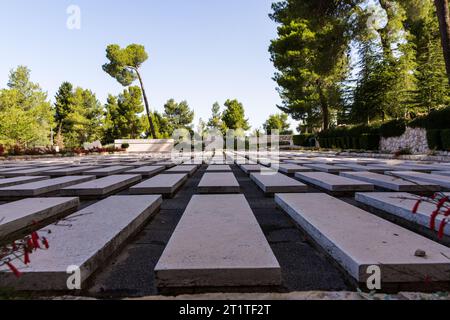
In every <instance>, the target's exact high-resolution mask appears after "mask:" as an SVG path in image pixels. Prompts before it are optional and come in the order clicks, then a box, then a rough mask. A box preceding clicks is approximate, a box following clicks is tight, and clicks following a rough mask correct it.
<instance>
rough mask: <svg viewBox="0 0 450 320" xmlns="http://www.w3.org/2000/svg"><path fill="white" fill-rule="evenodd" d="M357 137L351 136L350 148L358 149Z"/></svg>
mask: <svg viewBox="0 0 450 320" xmlns="http://www.w3.org/2000/svg"><path fill="white" fill-rule="evenodd" d="M360 148H361V147H360V145H359V137H352V149H360Z"/></svg>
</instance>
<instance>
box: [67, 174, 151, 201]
mask: <svg viewBox="0 0 450 320" xmlns="http://www.w3.org/2000/svg"><path fill="white" fill-rule="evenodd" d="M141 180H142V176H141V175H139V174H123V175H113V176H108V177H104V178H100V179H97V180H93V181H89V182H85V183H81V184H77V185H73V186H71V187H68V188H64V189H61V194H62V195H66V196H79V197H85V198H97V197H99V198H101V197H105V196H108V195H110V194H112V193H114V192H119V191H121V190H123V189H126V188H127V187H129V186H131V185H133V184H135V183H138V182H139V181H141Z"/></svg>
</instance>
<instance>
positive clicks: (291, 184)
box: [250, 172, 308, 194]
mask: <svg viewBox="0 0 450 320" xmlns="http://www.w3.org/2000/svg"><path fill="white" fill-rule="evenodd" d="M250 179H252V181H253V182H255V183H256V185H257V186H258V187H259V188H260V189H261V190H262V191H263V192H264V193H266V194H274V193H276V192H279V193H292V192H306V191H308V186H306V185H305V184H303V183H301V182H299V181H297V180H295V179H292V178H289V177H288V176H285V175H284V174H282V173H275V174H264V173H257V172H254V173H251V174H250Z"/></svg>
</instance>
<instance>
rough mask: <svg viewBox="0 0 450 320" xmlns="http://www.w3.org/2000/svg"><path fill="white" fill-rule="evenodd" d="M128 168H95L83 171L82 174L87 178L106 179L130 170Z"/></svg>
mask: <svg viewBox="0 0 450 320" xmlns="http://www.w3.org/2000/svg"><path fill="white" fill-rule="evenodd" d="M130 169H131V168H130V167H129V166H111V167H106V168H97V169H93V170H87V171H84V172H83V174H85V175H88V176H97V177H107V176H112V175H115V174H119V173H122V172H125V171H128V170H130Z"/></svg>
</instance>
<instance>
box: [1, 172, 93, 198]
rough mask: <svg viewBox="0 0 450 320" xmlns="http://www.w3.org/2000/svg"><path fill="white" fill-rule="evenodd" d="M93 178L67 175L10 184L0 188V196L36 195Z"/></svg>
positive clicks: (21, 196) (20, 196)
mask: <svg viewBox="0 0 450 320" xmlns="http://www.w3.org/2000/svg"><path fill="white" fill-rule="evenodd" d="M93 179H95V177H93V176H69V177H61V178H55V179H49V180H41V181H36V182H31V183H25V184H20V185H15V186H10V187H6V188H1V189H0V198H25V197H37V196H40V195H44V194H47V193H51V192H56V191H58V190H61V189H62V188H65V187H68V186H72V185H75V184H78V183H82V182H85V181H90V180H93Z"/></svg>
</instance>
